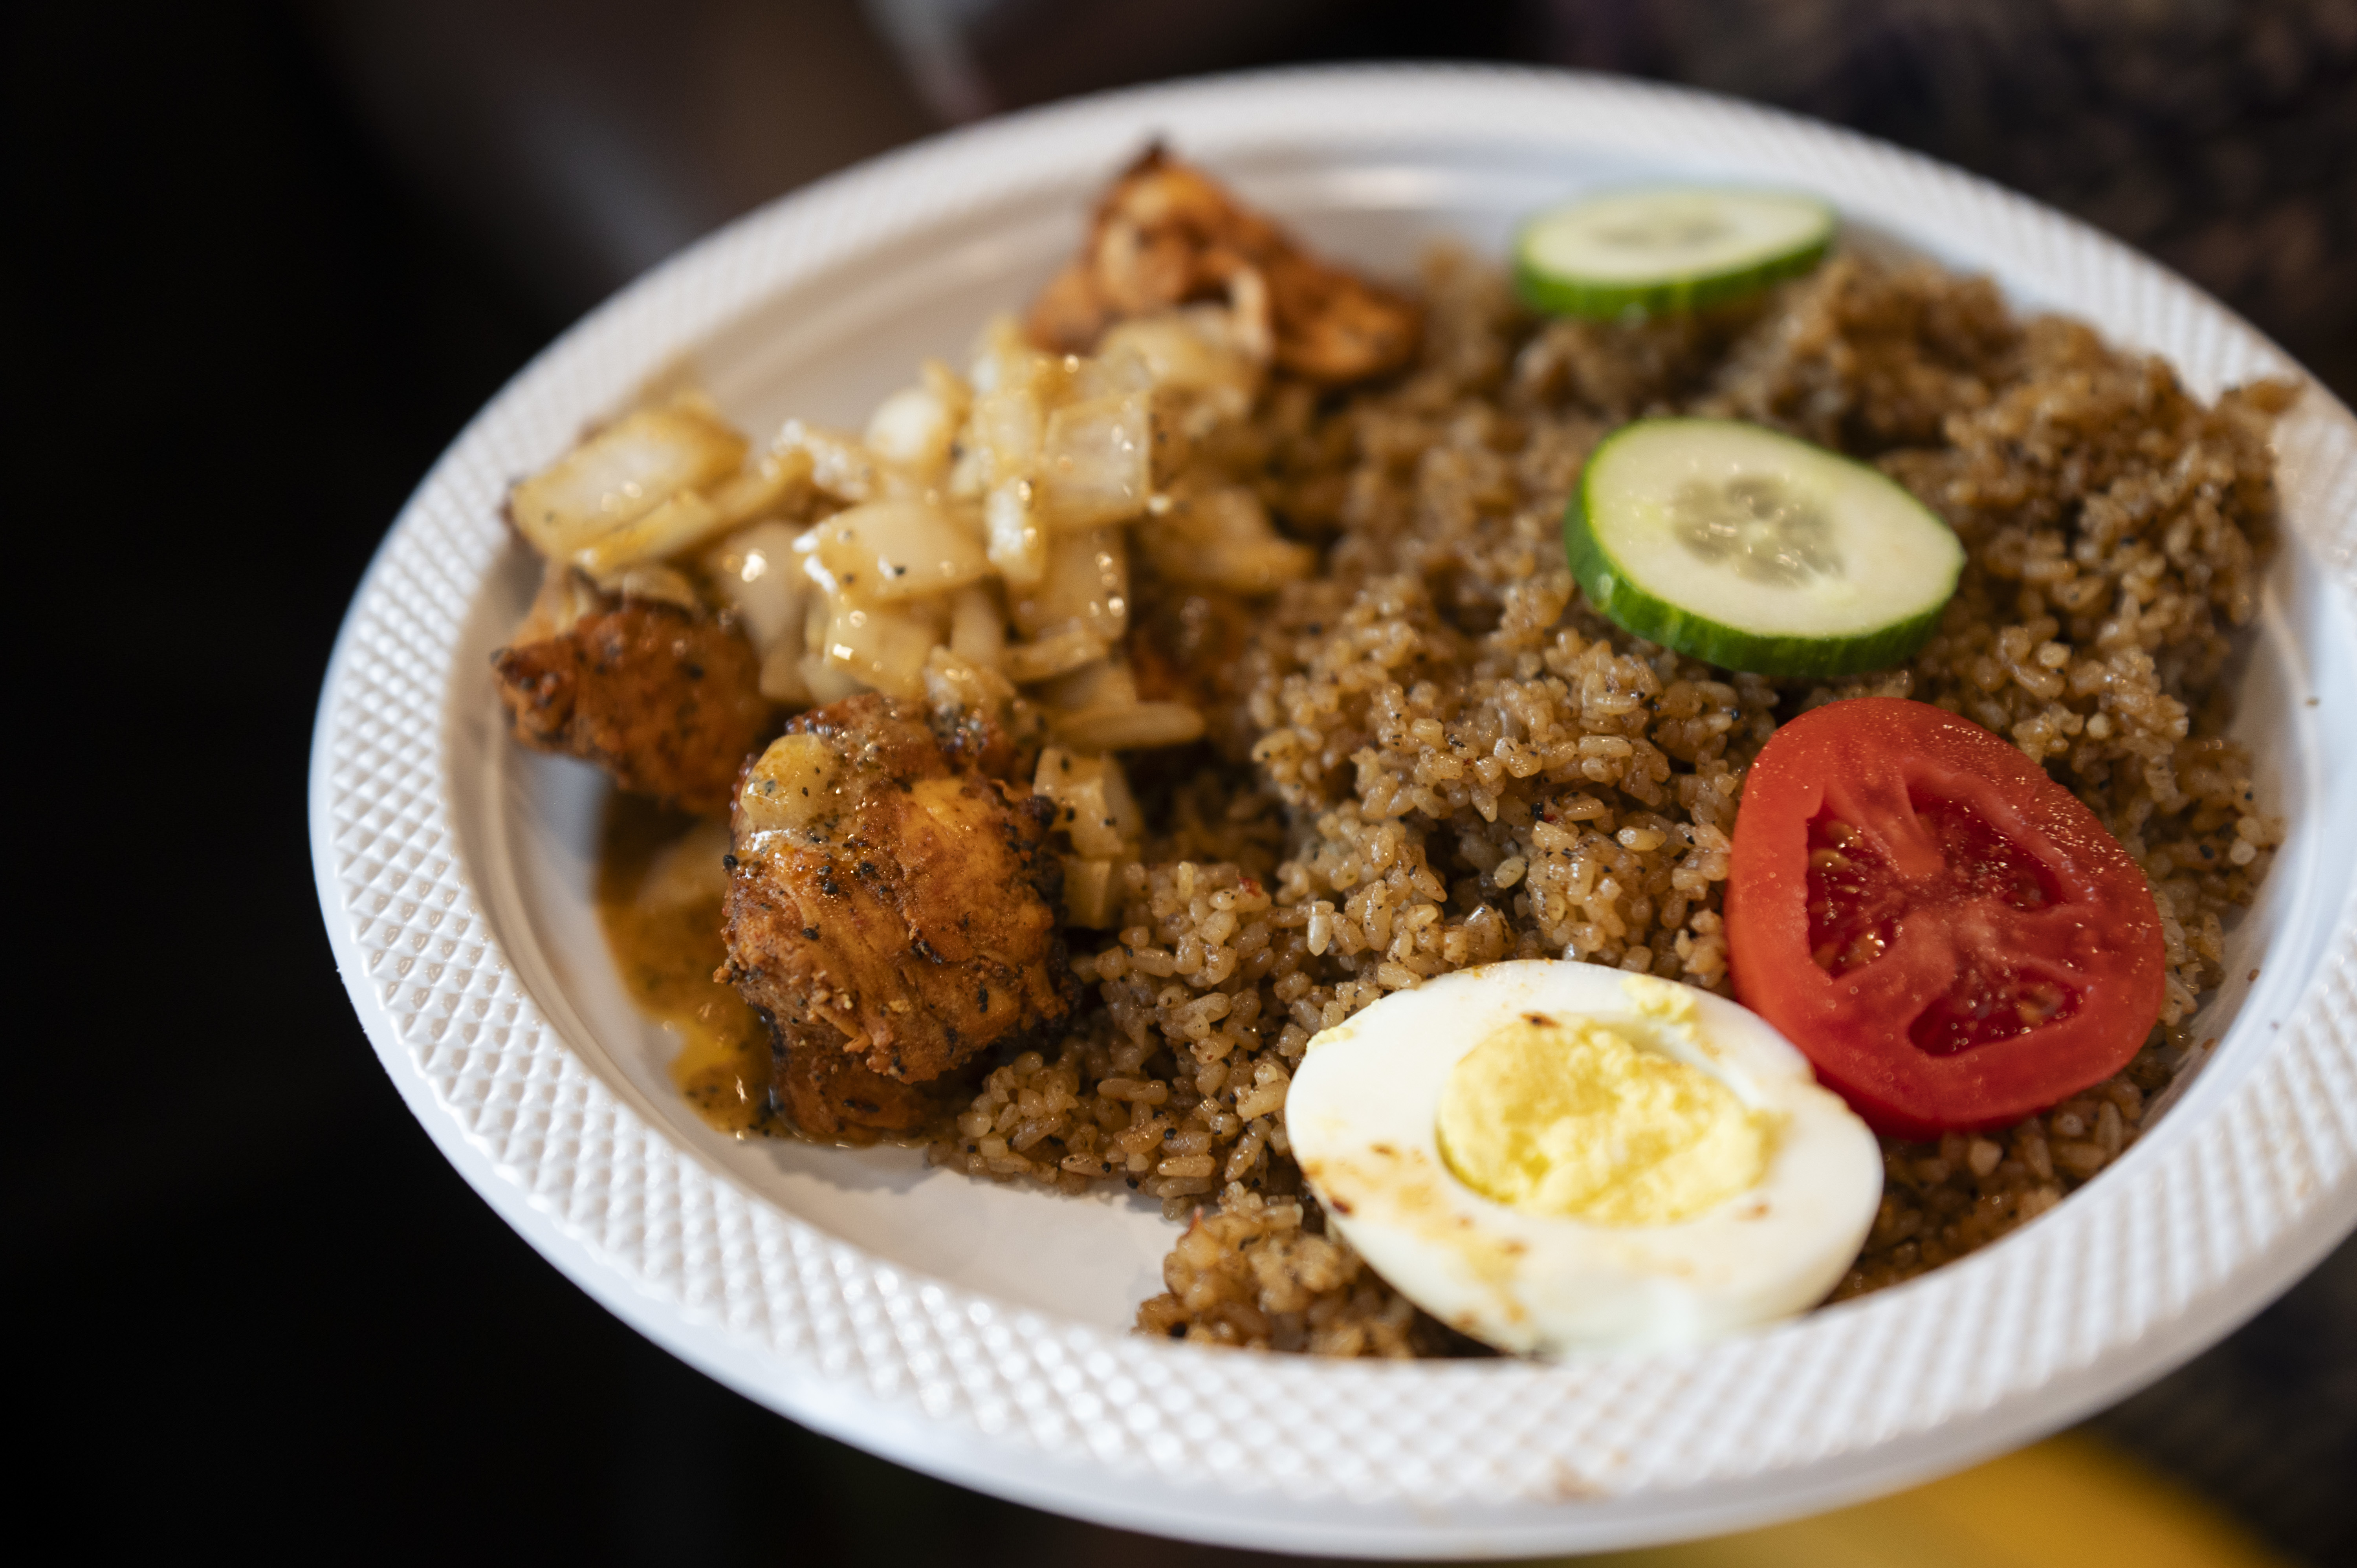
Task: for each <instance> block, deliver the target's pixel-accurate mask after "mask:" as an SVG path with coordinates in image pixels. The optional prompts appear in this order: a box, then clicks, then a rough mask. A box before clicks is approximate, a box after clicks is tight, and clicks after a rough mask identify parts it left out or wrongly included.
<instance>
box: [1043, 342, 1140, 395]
mask: <svg viewBox="0 0 2357 1568" xmlns="http://www.w3.org/2000/svg"><path fill="white" fill-rule="evenodd" d="M1065 363H1066V365H1067V366H1068V367H1069V369H1068V371H1067V372H1066V374H1065V377H1064V392H1063V398H1062V401H1063V402H1064V403H1089V402H1092V401H1093V400H1095V399H1097V398H1106V397H1123V396H1126V395H1127V394H1129V393H1131V392H1152V391H1153V390H1154V385H1155V378H1154V370H1153V367H1152V366H1150V365H1148V364H1147V363H1146V359H1145V357H1144V356H1143V355H1140V354H1135V353H1132V352H1131V351H1130V350H1129V349H1125V348H1116V349H1107V348H1106V347H1105V346H1104V345H1103V344H1102V343H1100V344H1099V345H1098V346H1097V349H1096V352H1095V353H1093V354H1091V355H1089V356H1088V357H1086V358H1084V359H1074V360H1066V361H1065Z"/></svg>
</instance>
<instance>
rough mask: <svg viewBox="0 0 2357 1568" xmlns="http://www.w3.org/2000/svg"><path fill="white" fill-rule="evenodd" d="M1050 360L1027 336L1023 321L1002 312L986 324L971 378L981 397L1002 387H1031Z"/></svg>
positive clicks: (976, 344)
mask: <svg viewBox="0 0 2357 1568" xmlns="http://www.w3.org/2000/svg"><path fill="white" fill-rule="evenodd" d="M1048 364H1049V359H1048V356H1046V355H1045V354H1042V353H1041V352H1039V349H1034V348H1033V347H1031V342H1030V339H1029V338H1026V337H1024V336H1023V328H1022V326H1021V324H1020V323H1018V322H1017V320H1016V319H1015V317H1012V316H1009V315H1007V314H1006V313H1005V312H1003V311H1002V312H1001V313H999V314H998V315H996V316H994V317H991V318H990V320H989V321H988V322H987V323H986V324H985V326H984V327H983V329H982V337H981V338H980V339H979V340H978V341H976V342H975V344H974V361H973V366H972V370H971V371H970V377H971V379H972V381H973V382H974V392H975V394H976V395H977V396H978V397H979V396H982V395H985V394H987V393H990V392H996V391H997V390H998V389H999V388H1001V387H1014V386H1028V385H1029V384H1031V382H1032V381H1033V380H1034V379H1035V378H1037V377H1038V376H1039V374H1040V373H1041V372H1042V371H1044V370H1045V369H1046V367H1047V366H1048Z"/></svg>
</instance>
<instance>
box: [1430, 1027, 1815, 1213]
mask: <svg viewBox="0 0 2357 1568" xmlns="http://www.w3.org/2000/svg"><path fill="white" fill-rule="evenodd" d="M1437 1131H1438V1133H1439V1142H1440V1154H1441V1157H1442V1158H1443V1159H1444V1160H1446V1161H1447V1162H1448V1168H1449V1169H1450V1170H1451V1171H1453V1172H1455V1173H1456V1175H1457V1178H1458V1180H1459V1181H1462V1182H1463V1183H1465V1185H1466V1186H1468V1187H1471V1188H1472V1189H1473V1190H1474V1191H1476V1192H1478V1193H1480V1194H1481V1196H1482V1197H1487V1198H1490V1199H1491V1200H1493V1201H1495V1202H1498V1203H1502V1204H1504V1205H1506V1206H1507V1207H1508V1208H1518V1209H1522V1210H1523V1211H1524V1212H1526V1213H1532V1214H1546V1215H1554V1216H1556V1217H1559V1218H1563V1219H1582V1220H1586V1221H1587V1222H1588V1223H1589V1224H1593V1225H1609V1226H1639V1225H1674V1224H1676V1223H1677V1222H1678V1221H1680V1220H1682V1219H1692V1218H1694V1217H1695V1215H1698V1214H1701V1213H1702V1212H1704V1211H1705V1210H1706V1209H1708V1208H1712V1207H1714V1206H1715V1205H1717V1204H1720V1203H1723V1202H1725V1201H1726V1200H1727V1199H1728V1198H1730V1197H1734V1196H1735V1195H1736V1194H1738V1193H1739V1192H1742V1191H1744V1190H1745V1189H1746V1188H1748V1187H1752V1186H1755V1185H1756V1184H1757V1183H1758V1182H1759V1181H1760V1177H1761V1176H1764V1175H1765V1174H1766V1173H1767V1169H1768V1158H1769V1155H1770V1148H1771V1145H1772V1144H1773V1141H1774V1124H1773V1121H1772V1119H1771V1118H1770V1117H1769V1116H1767V1115H1765V1114H1762V1113H1761V1112H1757V1111H1753V1110H1751V1109H1749V1107H1747V1106H1745V1104H1744V1103H1743V1101H1741V1100H1739V1099H1738V1098H1737V1097H1736V1095H1735V1093H1734V1091H1733V1090H1729V1089H1728V1088H1727V1086H1726V1085H1725V1084H1723V1083H1721V1082H1720V1081H1719V1080H1718V1079H1716V1078H1713V1077H1712V1076H1711V1075H1710V1074H1708V1073H1706V1072H1704V1071H1703V1070H1701V1069H1698V1068H1695V1067H1690V1066H1688V1065H1687V1064H1686V1063H1684V1062H1682V1061H1680V1060H1678V1059H1677V1058H1674V1057H1672V1056H1668V1055H1666V1054H1664V1053H1663V1052H1661V1051H1659V1050H1655V1049H1652V1048H1651V1047H1648V1046H1646V1045H1644V1044H1642V1043H1641V1042H1640V1041H1639V1040H1637V1039H1634V1038H1631V1036H1630V1034H1628V1033H1625V1032H1623V1031H1622V1030H1620V1029H1616V1028H1613V1027H1611V1026H1609V1025H1607V1024H1604V1023H1602V1022H1599V1021H1598V1020H1596V1019H1593V1018H1577V1019H1573V1020H1571V1021H1568V1022H1558V1021H1556V1020H1555V1019H1552V1018H1547V1017H1544V1016H1543V1015H1537V1014H1533V1015H1527V1016H1525V1017H1524V1018H1523V1019H1520V1020H1517V1021H1516V1022H1515V1023H1513V1024H1512V1025H1509V1026H1506V1027H1505V1028H1502V1029H1500V1030H1499V1031H1497V1032H1496V1033H1494V1034H1492V1035H1491V1036H1489V1037H1488V1038H1487V1039H1485V1040H1483V1041H1482V1042H1481V1043H1480V1045H1478V1046H1476V1047H1473V1049H1471V1050H1470V1051H1468V1052H1467V1053H1466V1054H1465V1056H1464V1057H1463V1058H1462V1059H1460V1060H1459V1061H1458V1064H1457V1066H1456V1067H1455V1068H1454V1069H1451V1070H1450V1072H1449V1075H1448V1084H1447V1085H1446V1087H1444V1088H1443V1090H1441V1095H1440V1112H1439V1125H1438V1128H1437Z"/></svg>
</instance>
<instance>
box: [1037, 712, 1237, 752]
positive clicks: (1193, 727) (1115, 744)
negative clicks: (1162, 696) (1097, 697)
mask: <svg viewBox="0 0 2357 1568" xmlns="http://www.w3.org/2000/svg"><path fill="white" fill-rule="evenodd" d="M1048 728H1049V733H1051V734H1052V735H1054V736H1056V738H1057V739H1059V740H1060V741H1062V742H1064V743H1065V744H1066V745H1068V746H1074V747H1076V748H1078V749H1080V750H1082V751H1138V750H1144V749H1146V748H1147V747H1151V746H1184V745H1186V744H1187V743H1188V742H1189V741H1190V740H1200V739H1201V738H1202V737H1203V715H1202V714H1199V713H1197V712H1196V711H1195V710H1194V709H1192V708H1190V707H1189V706H1188V705H1187V704H1186V703H1122V704H1119V705H1117V706H1114V707H1104V708H1084V709H1082V711H1081V712H1079V713H1071V714H1049V716H1048Z"/></svg>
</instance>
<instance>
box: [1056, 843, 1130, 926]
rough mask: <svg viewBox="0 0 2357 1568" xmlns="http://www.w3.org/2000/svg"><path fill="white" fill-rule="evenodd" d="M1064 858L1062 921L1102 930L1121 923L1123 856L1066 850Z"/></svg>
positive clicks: (1125, 888)
mask: <svg viewBox="0 0 2357 1568" xmlns="http://www.w3.org/2000/svg"><path fill="white" fill-rule="evenodd" d="M1063 860H1064V923H1065V924H1066V925H1068V926H1086V927H1089V928H1090V929H1095V930H1105V929H1110V928H1112V927H1114V926H1118V925H1119V924H1121V903H1122V895H1123V894H1124V893H1125V892H1126V891H1127V890H1128V889H1127V886H1126V884H1125V882H1124V880H1123V878H1122V875H1121V872H1122V867H1123V866H1124V865H1127V864H1128V862H1127V861H1126V860H1117V859H1090V858H1088V857H1086V856H1082V855H1077V854H1068V855H1065V856H1064V857H1063Z"/></svg>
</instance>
